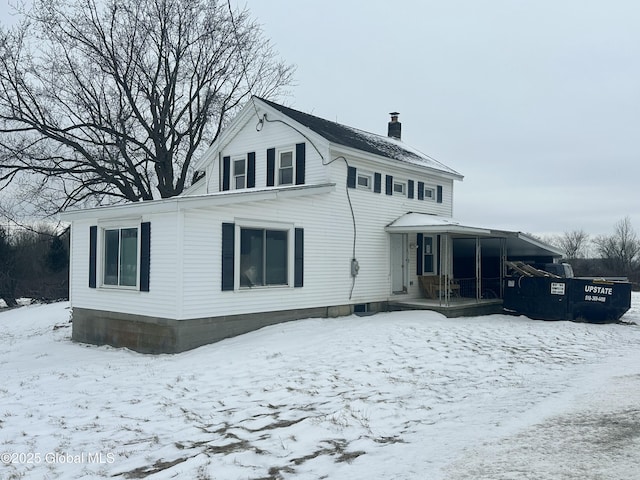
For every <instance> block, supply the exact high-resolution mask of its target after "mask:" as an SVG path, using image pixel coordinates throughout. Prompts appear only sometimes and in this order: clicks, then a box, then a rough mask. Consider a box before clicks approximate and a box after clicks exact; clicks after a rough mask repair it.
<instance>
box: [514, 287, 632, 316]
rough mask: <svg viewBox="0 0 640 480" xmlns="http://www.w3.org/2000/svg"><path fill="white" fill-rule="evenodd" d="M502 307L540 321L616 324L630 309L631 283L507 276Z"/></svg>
mask: <svg viewBox="0 0 640 480" xmlns="http://www.w3.org/2000/svg"><path fill="white" fill-rule="evenodd" d="M503 308H504V309H505V310H506V311H508V312H514V313H519V314H522V315H526V316H528V317H530V318H535V319H540V320H577V321H586V322H592V323H606V322H616V321H618V320H619V319H620V317H622V315H624V314H625V312H626V311H627V310H629V308H631V283H629V282H623V281H608V280H605V279H592V278H550V277H526V276H514V277H508V278H506V279H505V288H504V302H503Z"/></svg>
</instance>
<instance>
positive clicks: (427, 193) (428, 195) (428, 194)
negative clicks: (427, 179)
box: [424, 185, 436, 201]
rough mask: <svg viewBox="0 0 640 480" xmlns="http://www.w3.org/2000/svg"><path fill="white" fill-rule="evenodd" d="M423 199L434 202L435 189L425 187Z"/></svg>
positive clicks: (428, 186)
mask: <svg viewBox="0 0 640 480" xmlns="http://www.w3.org/2000/svg"><path fill="white" fill-rule="evenodd" d="M424 199H425V200H432V201H435V199H436V189H435V187H432V186H430V185H426V186H425V187H424Z"/></svg>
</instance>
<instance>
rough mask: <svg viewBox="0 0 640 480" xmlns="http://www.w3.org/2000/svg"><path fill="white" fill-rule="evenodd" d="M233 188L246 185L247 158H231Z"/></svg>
mask: <svg viewBox="0 0 640 480" xmlns="http://www.w3.org/2000/svg"><path fill="white" fill-rule="evenodd" d="M232 167H233V188H235V189H241V188H245V187H246V186H247V159H246V157H237V158H234V159H233V165H232Z"/></svg>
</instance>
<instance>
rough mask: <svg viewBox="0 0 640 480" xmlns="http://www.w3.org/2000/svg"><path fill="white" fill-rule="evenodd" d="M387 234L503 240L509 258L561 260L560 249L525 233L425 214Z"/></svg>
mask: <svg viewBox="0 0 640 480" xmlns="http://www.w3.org/2000/svg"><path fill="white" fill-rule="evenodd" d="M385 230H386V231H387V232H389V233H414V232H415V233H431V234H445V233H447V234H451V236H452V237H453V238H464V237H467V238H468V237H480V238H504V239H506V248H507V252H508V255H510V256H519V257H525V256H533V257H538V256H549V257H562V251H561V250H559V249H558V248H556V247H553V246H551V245H548V244H546V243H544V242H542V241H540V240H538V239H537V238H534V237H532V236H530V235H527V234H525V233H522V232H514V231H509V230H496V229H492V228H488V227H475V226H470V225H462V224H461V223H460V222H458V221H456V220H454V219H452V218H448V217H438V216H436V215H429V214H426V213H413V212H409V213H405V214H404V215H402V216H401V217H398V218H397V219H395V220H394V221H393V222H391V223H390V224H389V225H387V226H386V228H385Z"/></svg>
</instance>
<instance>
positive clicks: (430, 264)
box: [422, 235, 435, 275]
mask: <svg viewBox="0 0 640 480" xmlns="http://www.w3.org/2000/svg"><path fill="white" fill-rule="evenodd" d="M434 259H435V243H434V241H433V237H432V236H429V235H425V236H424V237H423V238H422V261H423V263H422V272H423V274H425V275H426V274H429V273H435V262H434Z"/></svg>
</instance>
